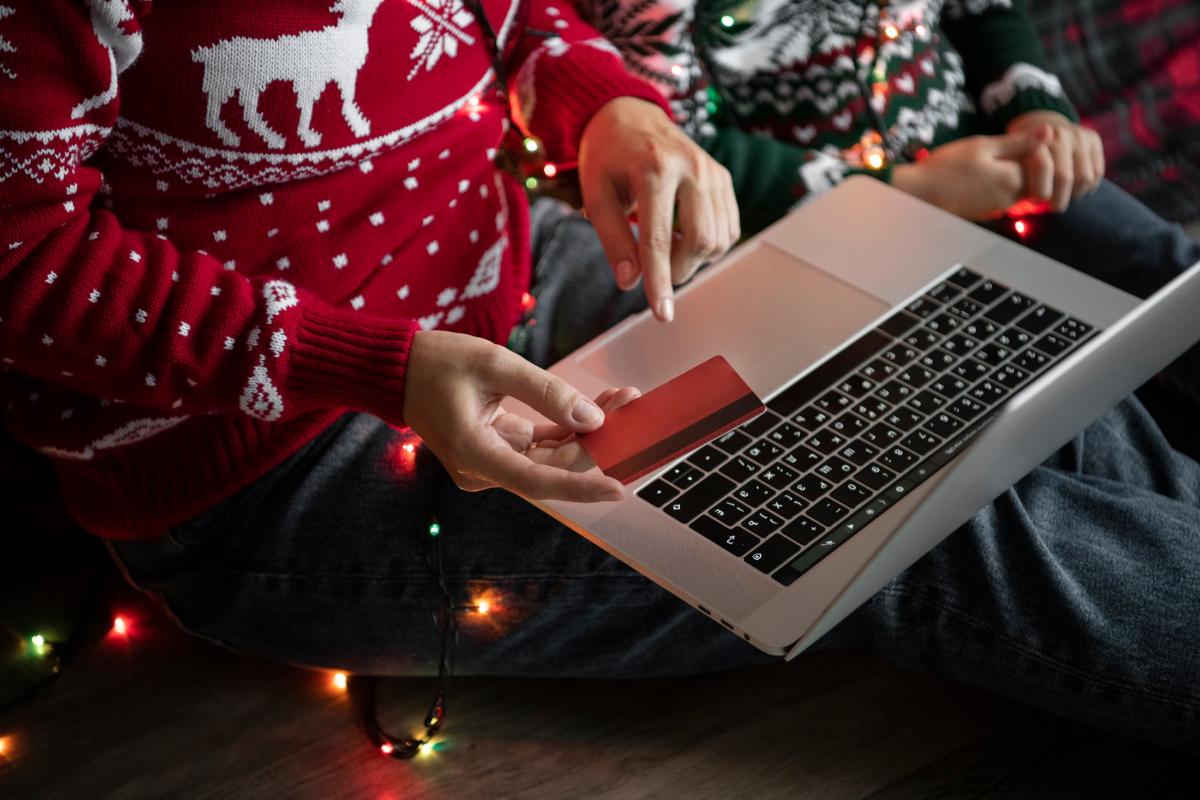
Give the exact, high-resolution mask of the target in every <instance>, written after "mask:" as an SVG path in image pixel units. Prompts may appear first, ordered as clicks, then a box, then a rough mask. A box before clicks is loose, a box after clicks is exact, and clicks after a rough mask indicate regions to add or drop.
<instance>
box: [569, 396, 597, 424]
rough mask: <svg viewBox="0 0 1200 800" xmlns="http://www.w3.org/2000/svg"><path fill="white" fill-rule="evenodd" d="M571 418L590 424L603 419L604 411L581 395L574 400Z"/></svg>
mask: <svg viewBox="0 0 1200 800" xmlns="http://www.w3.org/2000/svg"><path fill="white" fill-rule="evenodd" d="M571 418H572V419H574V420H575V421H576V422H578V423H581V424H584V425H590V424H592V423H593V422H599V421H600V420H601V419H603V418H604V412H603V411H601V410H600V406H598V405H596V404H595V403H593V402H592V401H591V400H588V399H587V398H586V397H581V398H579V399H578V400H576V401H575V407H574V408H573V409H571Z"/></svg>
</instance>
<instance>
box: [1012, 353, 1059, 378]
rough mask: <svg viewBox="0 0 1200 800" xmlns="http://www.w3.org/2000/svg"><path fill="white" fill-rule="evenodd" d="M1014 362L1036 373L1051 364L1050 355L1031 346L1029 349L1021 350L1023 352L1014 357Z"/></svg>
mask: <svg viewBox="0 0 1200 800" xmlns="http://www.w3.org/2000/svg"><path fill="white" fill-rule="evenodd" d="M1012 363H1014V364H1016V365H1017V366H1018V367H1020V368H1021V369H1023V370H1026V371H1028V372H1029V373H1031V374H1036V373H1038V372H1041V371H1042V370H1043V369H1045V368H1046V367H1047V366H1048V365H1049V364H1050V356H1048V355H1046V354H1045V353H1039V352H1038V351H1037V350H1034V349H1033V348H1032V347H1031V348H1029V349H1028V350H1023V351H1021V354H1020V355H1018V356H1017V357H1016V358H1014V359H1013V361H1012Z"/></svg>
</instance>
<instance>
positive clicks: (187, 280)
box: [0, 0, 416, 422]
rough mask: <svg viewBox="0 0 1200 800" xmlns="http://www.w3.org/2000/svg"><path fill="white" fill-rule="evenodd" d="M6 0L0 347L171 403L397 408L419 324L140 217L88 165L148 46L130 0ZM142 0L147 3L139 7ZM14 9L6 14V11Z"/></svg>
mask: <svg viewBox="0 0 1200 800" xmlns="http://www.w3.org/2000/svg"><path fill="white" fill-rule="evenodd" d="M8 2H9V3H12V5H0V67H3V68H2V69H0V357H2V358H3V363H4V367H5V368H6V369H11V370H16V371H18V372H20V373H24V374H26V375H31V376H34V377H37V378H41V379H44V380H47V381H51V382H54V383H56V384H59V385H64V386H67V387H69V388H71V389H74V390H77V391H80V392H83V393H86V394H90V395H93V396H96V397H100V398H108V399H116V400H120V401H122V402H127V403H133V404H137V405H139V406H143V407H146V408H151V409H155V410H158V411H161V412H164V413H177V414H194V413H206V412H232V413H245V414H247V415H250V416H252V417H255V418H258V419H263V420H267V421H275V420H282V419H288V418H291V417H294V416H296V415H298V414H301V413H304V412H306V411H313V410H317V409H322V408H355V409H361V410H364V411H369V412H371V413H374V414H377V415H379V416H381V417H383V418H384V419H387V420H389V421H393V422H399V421H400V419H399V412H400V409H402V408H403V391H404V368H405V364H406V361H407V356H408V349H409V345H410V343H411V341H412V336H413V333H414V331H415V330H416V325H415V323H413V322H411V321H407V320H400V321H392V320H384V319H370V318H363V317H358V316H357V315H354V314H352V313H350V312H349V311H346V310H341V309H335V308H334V307H332V306H330V305H328V304H326V303H324V302H322V301H321V300H319V299H317V298H315V297H313V296H311V295H309V294H308V293H306V292H304V291H303V290H300V289H298V288H296V287H295V286H294V285H292V284H291V283H289V282H286V281H283V280H269V279H260V280H252V279H249V278H247V277H245V276H242V275H240V274H238V273H235V272H230V271H226V270H224V269H223V268H222V266H221V264H220V263H218V262H217V261H216V260H215V259H214V258H213V257H211V256H209V255H207V254H205V253H204V252H203V251H198V250H193V251H186V250H181V249H180V248H177V247H176V246H174V245H173V244H172V242H171V241H170V240H169V239H167V238H165V237H163V236H160V235H155V234H151V233H148V232H144V231H138V230H130V229H128V228H126V227H124V226H123V225H122V224H121V221H120V219H118V218H117V217H116V216H115V215H114V214H113V213H112V212H110V211H108V210H105V209H104V208H103V207H102V206H103V196H102V194H101V186H102V182H103V177H102V176H101V174H100V172H99V170H98V169H97V168H96V167H95V166H94V165H92V164H91V163H90V162H89V159H90V158H91V156H92V155H94V154H95V153H96V152H97V151H99V150H100V149H102V148H103V147H104V146H105V141H106V138H107V137H108V135H109V134H110V132H111V130H112V127H113V125H115V124H116V120H117V114H118V108H119V106H120V100H121V98H120V92H119V81H118V75H119V73H120V72H121V71H123V70H124V69H125V68H126V67H128V66H129V65H130V64H131V63H133V61H134V60H135V59H136V57H137V55H138V53H139V52H140V50H141V32H140V30H139V28H138V22H137V18H136V16H135V14H134V13H133V11H132V10H131V5H130V4H129V3H127V2H114V3H103V4H90V6H91V13H90V14H89V11H88V7H87V6H86V5H85V3H84V2H83V0H8ZM133 5H134V6H140V4H133ZM4 12H7V13H4Z"/></svg>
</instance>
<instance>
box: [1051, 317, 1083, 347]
mask: <svg viewBox="0 0 1200 800" xmlns="http://www.w3.org/2000/svg"><path fill="white" fill-rule="evenodd" d="M1054 332H1055V333H1057V334H1058V335H1059V336H1062V337H1064V338H1067V339H1070V340H1071V341H1073V342H1078V341H1079V340H1080V339H1082V338H1083V337H1084V336H1087V335H1088V334H1089V333H1091V332H1092V326H1091V325H1088V324H1087V323H1086V322H1083V321H1081V320H1077V319H1075V318H1074V317H1069V318H1068V319H1067V320H1066V321H1065V322H1062V323H1059V325H1058V327H1056V328H1055V329H1054Z"/></svg>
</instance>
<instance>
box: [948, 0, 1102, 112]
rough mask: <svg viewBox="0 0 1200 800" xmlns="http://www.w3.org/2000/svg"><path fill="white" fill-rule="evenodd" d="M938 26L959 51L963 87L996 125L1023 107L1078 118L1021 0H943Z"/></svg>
mask: <svg viewBox="0 0 1200 800" xmlns="http://www.w3.org/2000/svg"><path fill="white" fill-rule="evenodd" d="M942 30H943V31H945V33H946V36H947V37H948V38H949V39H950V42H951V44H953V45H954V48H955V49H956V50H957V51H958V52H959V54H960V55H961V56H962V60H963V68H964V70H965V72H966V80H967V90H968V91H969V92H970V93H971V94H972V96H973V97H974V98H975V100H976V102H977V103H978V105H979V108H980V110H981V111H982V112H983V113H984V115H985V116H986V117H987V118H988V119H989V120H991V122H992V123H993V124H994V125H995V126H996V128H997V129H1003V128H1004V126H1005V125H1007V124H1008V123H1009V122H1010V121H1011V120H1012V119H1013V118H1015V117H1017V116H1019V115H1021V114H1024V113H1025V112H1027V111H1038V110H1047V111H1057V112H1059V113H1060V114H1063V115H1064V116H1066V117H1068V118H1069V119H1071V120H1075V121H1078V119H1079V117H1078V115H1077V114H1076V113H1075V109H1074V107H1073V106H1072V105H1071V102H1070V101H1069V100H1068V99H1067V96H1066V94H1065V93H1064V92H1063V88H1062V84H1061V83H1060V82H1059V80H1058V78H1057V77H1055V76H1054V75H1052V74H1051V73H1050V72H1049V71H1048V70H1047V68H1046V66H1047V65H1046V56H1045V53H1044V52H1043V50H1042V43H1041V42H1040V41H1039V40H1038V37H1037V31H1035V30H1034V27H1033V20H1032V19H1031V18H1030V16H1029V13H1028V11H1027V6H1026V2H1025V0H947V1H946V4H945V7H944V9H943V11H942Z"/></svg>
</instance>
